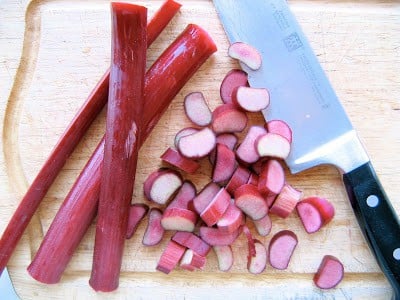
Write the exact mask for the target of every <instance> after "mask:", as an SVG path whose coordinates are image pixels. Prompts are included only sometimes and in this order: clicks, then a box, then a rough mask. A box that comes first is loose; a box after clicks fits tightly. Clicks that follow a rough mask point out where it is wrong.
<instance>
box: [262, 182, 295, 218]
mask: <svg viewBox="0 0 400 300" xmlns="http://www.w3.org/2000/svg"><path fill="white" fill-rule="evenodd" d="M302 194H303V193H302V192H301V191H299V190H296V189H295V188H293V187H292V186H291V185H289V184H287V183H286V184H285V185H284V186H283V188H282V191H281V192H280V193H279V195H278V196H277V197H276V199H275V201H274V203H273V204H272V206H271V208H270V209H269V211H270V212H271V213H272V214H274V215H277V216H279V217H281V218H287V217H288V216H289V215H290V213H291V212H292V211H293V210H294V209H295V207H296V205H297V203H298V202H299V201H300V199H301V196H302Z"/></svg>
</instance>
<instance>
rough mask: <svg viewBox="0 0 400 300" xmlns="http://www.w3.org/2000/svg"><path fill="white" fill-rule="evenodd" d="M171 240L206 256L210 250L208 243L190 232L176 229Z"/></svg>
mask: <svg viewBox="0 0 400 300" xmlns="http://www.w3.org/2000/svg"><path fill="white" fill-rule="evenodd" d="M172 240H173V241H175V242H177V243H178V244H180V245H182V246H184V247H186V248H189V249H191V250H193V252H196V253H197V254H199V255H201V256H207V254H208V252H210V250H211V247H210V245H208V244H207V243H206V242H205V241H203V240H202V239H201V238H199V237H198V236H197V235H195V234H194V233H191V232H185V231H178V232H176V233H175V234H174V236H173V237H172Z"/></svg>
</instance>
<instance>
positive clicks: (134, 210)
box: [126, 203, 149, 239]
mask: <svg viewBox="0 0 400 300" xmlns="http://www.w3.org/2000/svg"><path fill="white" fill-rule="evenodd" d="M148 211H149V206H148V205H146V204H143V203H137V204H133V205H131V207H130V208H129V218H128V228H127V229H126V238H127V239H130V238H131V237H132V236H133V234H134V233H135V231H136V229H137V227H138V226H139V223H140V221H141V220H142V219H143V218H144V216H145V215H146V214H147V212H148Z"/></svg>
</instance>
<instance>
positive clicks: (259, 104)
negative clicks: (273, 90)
mask: <svg viewBox="0 0 400 300" xmlns="http://www.w3.org/2000/svg"><path fill="white" fill-rule="evenodd" d="M232 100H233V103H234V104H236V105H237V106H238V107H240V108H242V109H244V110H245V111H248V112H260V111H262V110H263V109H265V108H267V107H268V105H269V92H268V90H267V89H265V88H252V87H247V86H239V87H237V88H236V89H235V90H234V91H233V93H232Z"/></svg>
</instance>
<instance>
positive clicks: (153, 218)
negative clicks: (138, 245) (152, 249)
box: [142, 207, 164, 246]
mask: <svg viewBox="0 0 400 300" xmlns="http://www.w3.org/2000/svg"><path fill="white" fill-rule="evenodd" d="M162 217H163V213H162V211H161V210H159V209H158V208H155V207H153V208H151V209H150V212H149V220H148V223H147V228H146V231H145V232H144V235H143V240H142V244H143V245H145V246H154V245H157V244H158V243H159V242H161V240H162V238H163V236H164V228H163V227H162V226H161V218H162Z"/></svg>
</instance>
